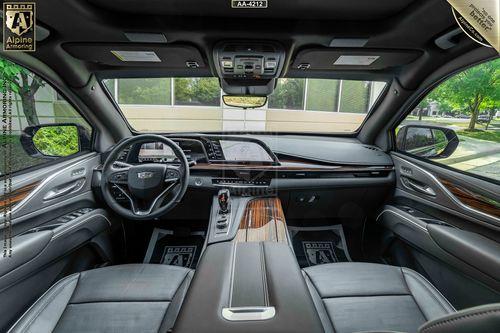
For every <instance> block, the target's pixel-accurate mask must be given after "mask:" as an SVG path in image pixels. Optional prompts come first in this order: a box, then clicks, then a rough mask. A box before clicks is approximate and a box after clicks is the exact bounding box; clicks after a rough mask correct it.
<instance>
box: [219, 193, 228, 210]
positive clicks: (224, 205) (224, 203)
mask: <svg viewBox="0 0 500 333" xmlns="http://www.w3.org/2000/svg"><path fill="white" fill-rule="evenodd" d="M218 199H219V214H222V215H225V214H227V213H229V190H228V189H223V190H220V191H219V194H218Z"/></svg>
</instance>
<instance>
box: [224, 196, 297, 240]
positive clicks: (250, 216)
mask: <svg viewBox="0 0 500 333" xmlns="http://www.w3.org/2000/svg"><path fill="white" fill-rule="evenodd" d="M234 241H235V242H280V243H288V237H287V228H286V221H285V214H284V213H283V208H282V207H281V200H280V199H279V198H277V197H274V198H257V199H253V200H251V201H249V202H248V204H247V206H246V208H245V212H244V214H243V218H242V220H241V222H240V226H239V229H238V232H237V233H236V237H235V239H234Z"/></svg>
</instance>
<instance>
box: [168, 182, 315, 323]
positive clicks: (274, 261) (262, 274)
mask: <svg viewBox="0 0 500 333" xmlns="http://www.w3.org/2000/svg"><path fill="white" fill-rule="evenodd" d="M226 191H227V190H221V191H220V192H219V195H218V196H217V197H214V202H213V207H212V217H211V221H210V227H209V232H208V239H207V247H206V249H205V251H204V254H203V256H202V258H201V260H200V263H199V264H198V267H197V269H196V274H195V276H194V279H193V282H192V283H191V286H190V288H189V291H188V293H187V295H186V299H185V300H184V305H183V306H182V308H181V311H180V314H179V317H178V318H177V321H176V324H175V327H174V331H175V332H197V331H210V332H322V331H323V327H322V325H321V320H320V318H319V315H318V313H317V312H316V310H315V306H314V303H313V299H312V297H311V295H310V293H309V290H308V288H307V285H306V282H305V280H304V278H303V276H302V272H301V270H300V268H299V266H298V264H297V261H296V258H295V255H294V253H293V250H292V247H291V244H290V241H289V238H288V232H287V228H286V221H285V216H284V213H283V209H282V207H281V202H280V200H279V198H277V197H241V196H230V195H229V193H228V192H226ZM222 220H223V221H224V222H221V221H222ZM222 225H223V226H222Z"/></svg>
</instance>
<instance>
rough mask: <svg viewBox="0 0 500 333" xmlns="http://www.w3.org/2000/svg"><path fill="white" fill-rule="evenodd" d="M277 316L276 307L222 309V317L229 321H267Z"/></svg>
mask: <svg viewBox="0 0 500 333" xmlns="http://www.w3.org/2000/svg"><path fill="white" fill-rule="evenodd" d="M275 315H276V309H275V308H274V306H242V307H234V308H223V309H222V317H223V318H224V319H226V320H229V321H256V320H267V319H271V318H273V317H274V316H275Z"/></svg>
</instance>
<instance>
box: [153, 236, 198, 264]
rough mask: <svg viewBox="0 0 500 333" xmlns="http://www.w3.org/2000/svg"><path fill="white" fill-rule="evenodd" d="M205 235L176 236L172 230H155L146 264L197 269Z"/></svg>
mask: <svg viewBox="0 0 500 333" xmlns="http://www.w3.org/2000/svg"><path fill="white" fill-rule="evenodd" d="M204 242H205V234H204V233H203V232H193V233H191V234H189V235H174V233H173V231H171V230H164V229H158V228H155V229H154V230H153V234H152V235H151V240H150V241H149V246H148V250H147V251H146V256H145V257H144V263H149V264H164V265H174V266H182V267H188V268H195V267H196V264H197V263H198V259H199V258H200V254H201V250H202V249H203V243H204Z"/></svg>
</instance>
